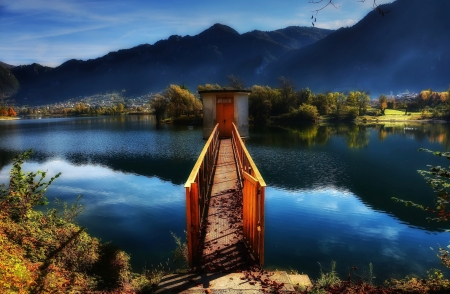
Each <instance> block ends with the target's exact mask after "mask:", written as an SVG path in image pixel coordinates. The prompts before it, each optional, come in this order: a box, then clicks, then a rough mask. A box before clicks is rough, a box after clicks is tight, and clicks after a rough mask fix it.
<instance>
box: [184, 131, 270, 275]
mask: <svg viewBox="0 0 450 294" xmlns="http://www.w3.org/2000/svg"><path fill="white" fill-rule="evenodd" d="M227 135H229V133H227ZM265 187H266V184H265V182H264V180H263V178H262V177H261V175H260V173H259V171H258V169H257V167H256V165H255V164H254V162H253V160H252V158H251V157H250V154H249V153H248V151H247V149H246V148H245V145H244V142H243V141H242V139H241V137H240V135H239V132H238V130H237V128H236V126H235V125H234V123H233V124H232V131H231V137H225V138H221V137H220V132H219V125H218V124H217V125H216V127H215V128H214V130H213V132H212V133H211V136H210V137H209V139H208V141H207V142H206V144H205V147H204V148H203V150H202V152H201V153H200V156H199V158H198V160H197V162H196V164H195V166H194V168H193V170H192V172H191V174H190V176H189V178H188V180H187V181H186V184H185V188H186V218H187V236H188V259H189V265H190V267H191V268H194V267H195V268H197V269H200V270H202V271H206V272H236V271H241V270H244V269H247V268H249V267H251V266H252V265H263V264H264V192H265Z"/></svg>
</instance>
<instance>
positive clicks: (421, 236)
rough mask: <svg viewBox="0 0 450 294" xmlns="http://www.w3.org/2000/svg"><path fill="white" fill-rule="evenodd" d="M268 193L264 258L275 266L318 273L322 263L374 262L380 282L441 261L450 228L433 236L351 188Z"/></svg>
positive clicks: (420, 271) (344, 269)
mask: <svg viewBox="0 0 450 294" xmlns="http://www.w3.org/2000/svg"><path fill="white" fill-rule="evenodd" d="M267 195H269V196H268V197H267V203H268V205H266V219H267V220H270V222H269V221H266V262H267V264H269V265H270V268H273V269H275V268H278V269H280V268H284V269H288V268H294V269H297V270H299V271H302V272H307V273H308V274H309V275H311V276H312V277H314V278H315V277H317V274H318V272H319V267H318V264H317V263H318V262H319V263H321V264H322V265H323V266H325V267H326V266H327V265H328V264H329V263H330V261H331V260H335V261H336V262H337V265H338V270H339V271H340V272H341V273H347V272H348V267H350V266H353V265H357V266H358V267H360V268H363V267H368V265H369V263H370V262H371V263H373V265H374V269H375V275H376V276H377V280H378V281H379V282H381V281H383V280H384V279H387V278H391V277H396V278H399V277H402V273H403V272H404V269H406V268H407V269H408V271H409V272H410V273H417V274H425V273H426V270H428V269H429V268H431V267H435V266H437V265H438V263H439V262H438V261H437V258H436V248H437V247H438V244H447V242H448V240H449V237H448V235H447V233H437V234H432V235H430V234H428V233H427V232H426V231H422V230H417V229H414V228H411V227H409V226H408V225H406V224H403V223H399V222H398V221H397V219H395V218H393V217H392V216H389V215H387V214H385V213H380V212H377V211H374V210H372V209H371V208H370V207H367V206H366V205H365V204H364V203H362V202H361V201H360V199H359V198H358V197H357V196H356V195H354V194H353V193H351V192H349V191H341V190H336V189H321V190H318V189H316V190H314V191H311V190H309V191H307V190H305V191H295V192H291V191H283V190H277V189H272V188H269V189H268V190H267ZM281 211H282V215H280V212H281ZM412 256H414V258H411V257H412Z"/></svg>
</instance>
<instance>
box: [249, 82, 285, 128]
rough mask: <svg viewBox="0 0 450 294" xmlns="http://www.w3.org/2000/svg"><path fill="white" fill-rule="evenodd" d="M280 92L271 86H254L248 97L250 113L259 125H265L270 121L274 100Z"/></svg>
mask: <svg viewBox="0 0 450 294" xmlns="http://www.w3.org/2000/svg"><path fill="white" fill-rule="evenodd" d="M279 95H280V93H279V92H278V91H277V90H275V89H272V88H270V87H269V86H265V87H262V86H256V85H255V86H253V87H252V93H251V94H250V96H249V98H248V104H249V105H248V108H249V115H250V117H252V118H253V122H254V123H255V124H257V125H265V124H267V122H268V121H269V117H270V113H271V109H272V101H274V100H276V99H277V97H279Z"/></svg>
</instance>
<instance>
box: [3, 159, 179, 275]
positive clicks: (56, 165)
mask: <svg viewBox="0 0 450 294" xmlns="http://www.w3.org/2000/svg"><path fill="white" fill-rule="evenodd" d="M10 168H11V165H7V166H6V167H5V168H4V169H3V170H2V171H1V172H0V183H7V181H8V179H9V174H8V172H9V170H10ZM23 169H24V171H36V170H45V171H47V173H48V175H49V176H52V175H55V174H56V173H58V172H62V175H61V177H59V178H58V179H57V180H56V181H55V182H54V183H53V184H52V186H51V187H50V188H49V190H48V192H47V197H48V198H49V199H53V198H55V197H56V198H58V199H60V200H63V201H65V202H68V203H73V202H74V201H75V200H76V198H77V196H78V195H82V196H83V198H82V200H81V203H82V204H83V205H84V207H85V211H84V212H83V213H82V214H81V215H80V216H79V217H78V218H77V222H78V223H79V224H80V225H81V226H84V227H87V228H88V232H89V233H91V234H93V235H94V236H98V237H101V239H102V240H103V241H112V242H113V243H114V244H116V245H117V246H119V247H121V248H123V249H124V250H126V251H127V252H131V253H132V259H131V261H132V265H133V267H134V268H135V269H136V270H140V269H142V268H143V267H144V266H145V264H148V265H150V264H158V263H159V262H161V261H162V260H164V259H167V258H169V257H171V251H172V250H173V248H174V241H173V238H172V237H171V235H170V232H171V231H172V232H175V233H176V234H177V235H178V236H182V235H183V229H184V226H183V224H184V223H185V218H186V215H185V203H184V201H185V199H184V188H183V187H182V186H180V185H174V184H171V183H169V182H165V181H162V180H160V179H158V178H156V177H153V178H149V177H145V176H138V175H134V174H125V173H121V172H116V171H113V170H111V169H109V168H107V167H104V166H100V165H73V164H71V163H69V162H67V161H65V160H62V159H59V160H51V161H46V162H42V163H37V162H33V163H26V164H24V166H23Z"/></svg>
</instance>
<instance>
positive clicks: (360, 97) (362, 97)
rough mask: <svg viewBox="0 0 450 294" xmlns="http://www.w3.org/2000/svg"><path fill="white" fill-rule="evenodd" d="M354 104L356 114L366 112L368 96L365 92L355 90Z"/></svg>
mask: <svg viewBox="0 0 450 294" xmlns="http://www.w3.org/2000/svg"><path fill="white" fill-rule="evenodd" d="M355 97H356V105H357V107H358V115H363V114H364V113H365V112H366V109H367V106H368V105H369V102H370V97H369V95H368V94H367V93H365V92H359V91H356V92H355Z"/></svg>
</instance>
